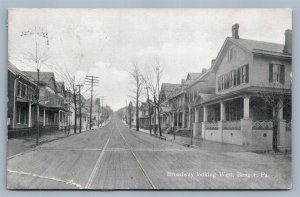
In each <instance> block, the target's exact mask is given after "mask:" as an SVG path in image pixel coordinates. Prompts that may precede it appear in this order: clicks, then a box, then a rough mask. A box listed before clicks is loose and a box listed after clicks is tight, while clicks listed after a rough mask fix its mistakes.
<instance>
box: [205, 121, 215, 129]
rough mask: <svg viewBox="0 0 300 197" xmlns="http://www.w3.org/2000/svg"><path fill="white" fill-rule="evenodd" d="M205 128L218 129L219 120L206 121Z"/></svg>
mask: <svg viewBox="0 0 300 197" xmlns="http://www.w3.org/2000/svg"><path fill="white" fill-rule="evenodd" d="M205 129H207V130H216V129H218V123H217V122H206V123H205Z"/></svg>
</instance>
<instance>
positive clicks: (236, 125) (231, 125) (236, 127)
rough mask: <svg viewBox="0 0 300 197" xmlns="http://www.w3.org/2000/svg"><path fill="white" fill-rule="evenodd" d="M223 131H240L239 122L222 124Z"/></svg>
mask: <svg viewBox="0 0 300 197" xmlns="http://www.w3.org/2000/svg"><path fill="white" fill-rule="evenodd" d="M223 129H230V130H240V129H241V121H240V120H236V121H225V122H223Z"/></svg>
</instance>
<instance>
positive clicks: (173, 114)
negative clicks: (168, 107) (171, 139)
mask: <svg viewBox="0 0 300 197" xmlns="http://www.w3.org/2000/svg"><path fill="white" fill-rule="evenodd" d="M174 126H175V112H172V127H174Z"/></svg>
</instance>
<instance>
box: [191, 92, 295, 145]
mask: <svg viewBox="0 0 300 197" xmlns="http://www.w3.org/2000/svg"><path fill="white" fill-rule="evenodd" d="M202 108H203V121H202V122H200V121H199V122H195V123H194V127H193V132H194V137H195V136H197V135H198V136H201V138H203V139H206V140H211V141H217V142H222V143H229V144H236V145H243V146H253V147H261V148H271V147H272V143H273V142H272V141H273V119H272V117H273V110H272V108H270V107H269V106H268V105H267V104H266V103H265V102H264V101H263V100H262V99H261V98H259V97H255V96H244V97H239V98H234V99H229V100H223V101H221V102H218V103H213V104H210V105H204V106H202ZM198 113H199V109H196V113H195V116H198ZM277 118H278V126H277V128H278V138H277V141H278V146H279V148H281V149H290V147H291V106H289V105H286V106H285V107H284V108H281V110H280V111H279V113H278V117H277Z"/></svg>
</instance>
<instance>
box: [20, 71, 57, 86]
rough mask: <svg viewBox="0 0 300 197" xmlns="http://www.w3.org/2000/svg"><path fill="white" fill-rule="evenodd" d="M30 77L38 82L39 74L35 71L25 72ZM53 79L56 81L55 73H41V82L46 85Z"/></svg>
mask: <svg viewBox="0 0 300 197" xmlns="http://www.w3.org/2000/svg"><path fill="white" fill-rule="evenodd" d="M24 73H26V74H27V75H28V76H30V77H31V78H33V79H34V80H35V81H37V80H38V76H37V72H35V71H24ZM51 78H53V79H54V80H55V76H54V73H53V72H40V81H41V82H44V83H48V82H49V81H50V80H51Z"/></svg>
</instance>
